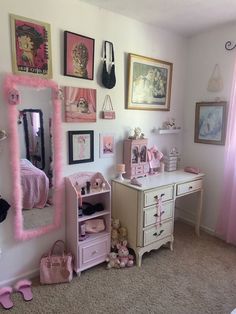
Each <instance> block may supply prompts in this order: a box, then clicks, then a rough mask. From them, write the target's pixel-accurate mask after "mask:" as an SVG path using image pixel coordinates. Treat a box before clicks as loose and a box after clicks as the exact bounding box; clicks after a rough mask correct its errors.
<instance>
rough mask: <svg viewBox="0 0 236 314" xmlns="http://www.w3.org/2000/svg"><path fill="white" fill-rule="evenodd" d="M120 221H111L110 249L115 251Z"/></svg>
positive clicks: (115, 219)
mask: <svg viewBox="0 0 236 314" xmlns="http://www.w3.org/2000/svg"><path fill="white" fill-rule="evenodd" d="M119 228H120V220H119V219H118V218H112V219H111V248H112V251H116V249H117V248H116V245H117V244H118V243H119Z"/></svg>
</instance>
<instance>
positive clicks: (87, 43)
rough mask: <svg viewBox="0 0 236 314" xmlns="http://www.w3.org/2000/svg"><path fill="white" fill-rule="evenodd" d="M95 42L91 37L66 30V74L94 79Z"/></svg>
mask: <svg viewBox="0 0 236 314" xmlns="http://www.w3.org/2000/svg"><path fill="white" fill-rule="evenodd" d="M94 42H95V40H94V39H93V38H90V37H86V36H83V35H79V34H76V33H72V32H68V31H65V32H64V49H65V52H64V75H65V76H72V77H77V78H82V79H87V80H93V72H94Z"/></svg>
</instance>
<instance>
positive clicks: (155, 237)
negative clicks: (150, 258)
mask: <svg viewBox="0 0 236 314" xmlns="http://www.w3.org/2000/svg"><path fill="white" fill-rule="evenodd" d="M203 177H204V174H203V173H199V174H193V173H188V172H185V171H183V170H177V171H173V172H163V173H160V174H158V175H153V176H147V177H143V178H139V179H138V181H139V182H140V183H141V184H142V186H141V187H140V186H136V185H132V184H130V180H128V179H127V180H126V179H125V180H123V181H121V180H118V179H114V180H112V217H113V218H119V219H120V222H121V225H122V226H124V227H126V228H127V229H128V242H129V247H130V248H132V249H133V250H134V251H135V254H136V260H137V264H138V266H141V263H142V256H143V254H144V253H145V252H149V251H151V250H154V249H158V248H160V247H161V246H162V245H164V244H167V243H169V244H170V249H171V250H172V249H173V241H174V236H173V229H174V208H175V200H176V199H177V198H179V197H183V196H185V195H188V194H191V193H198V202H197V203H198V204H193V206H194V207H196V211H197V215H196V222H195V231H196V234H197V235H199V227H200V220H201V212H202V195H203ZM159 197H161V199H162V209H161V218H160V216H159V217H157V212H158V211H157V198H159ZM196 205H197V206H196Z"/></svg>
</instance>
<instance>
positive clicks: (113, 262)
mask: <svg viewBox="0 0 236 314" xmlns="http://www.w3.org/2000/svg"><path fill="white" fill-rule="evenodd" d="M106 262H107V263H108V264H107V269H111V268H120V261H119V259H118V257H117V253H115V252H111V253H109V254H108V257H107V258H106Z"/></svg>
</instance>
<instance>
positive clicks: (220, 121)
mask: <svg viewBox="0 0 236 314" xmlns="http://www.w3.org/2000/svg"><path fill="white" fill-rule="evenodd" d="M225 134H226V102H225V101H220V102H199V103H196V110H195V134H194V142H195V143H204V144H215V145H224V143H225Z"/></svg>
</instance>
